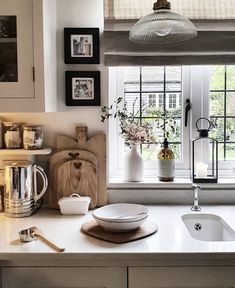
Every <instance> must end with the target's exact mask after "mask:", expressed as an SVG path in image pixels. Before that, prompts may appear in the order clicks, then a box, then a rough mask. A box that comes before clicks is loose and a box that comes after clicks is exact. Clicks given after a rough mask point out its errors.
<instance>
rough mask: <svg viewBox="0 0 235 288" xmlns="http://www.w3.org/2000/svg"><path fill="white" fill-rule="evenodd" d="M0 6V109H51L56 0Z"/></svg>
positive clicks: (2, 3) (11, 1)
mask: <svg viewBox="0 0 235 288" xmlns="http://www.w3.org/2000/svg"><path fill="white" fill-rule="evenodd" d="M0 7H1V9H0V112H47V111H48V112H49V111H55V110H56V109H55V106H56V76H55V75H56V62H57V61H56V48H55V47H56V1H55V0H51V1H46V0H20V1H19V0H7V1H6V0H0ZM48 15H49V18H48ZM53 49H54V51H53ZM48 63H50V65H49V64H48Z"/></svg>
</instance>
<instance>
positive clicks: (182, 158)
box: [109, 65, 235, 177]
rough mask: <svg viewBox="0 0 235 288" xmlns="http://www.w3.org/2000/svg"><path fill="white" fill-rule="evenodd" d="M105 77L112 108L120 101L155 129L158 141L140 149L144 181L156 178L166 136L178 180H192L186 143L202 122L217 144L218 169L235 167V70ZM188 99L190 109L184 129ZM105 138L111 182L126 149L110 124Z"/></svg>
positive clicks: (143, 71)
mask: <svg viewBox="0 0 235 288" xmlns="http://www.w3.org/2000/svg"><path fill="white" fill-rule="evenodd" d="M109 75H110V88H111V87H112V89H110V103H111V102H113V101H114V100H115V99H116V98H117V97H120V96H123V97H124V100H125V101H126V103H127V107H128V109H132V111H133V109H134V111H135V112H136V113H135V117H136V118H138V120H139V121H140V123H143V122H149V123H151V124H152V125H153V126H154V129H155V135H157V138H158V141H157V142H156V143H152V144H142V145H141V152H142V155H143V157H144V160H145V176H153V175H154V176H156V169H157V161H156V159H157V154H158V151H159V149H160V147H161V142H162V141H163V138H164V137H166V136H167V138H168V141H169V142H170V145H171V148H172V149H173V151H174V153H175V155H176V176H177V175H178V176H180V175H184V176H189V175H190V167H191V155H190V150H191V140H190V139H193V138H195V137H197V131H196V127H195V123H196V121H197V119H199V118H200V117H207V118H210V119H211V120H212V123H213V128H212V129H211V132H210V136H211V137H213V138H216V139H217V140H218V141H219V147H220V148H219V155H220V158H219V159H220V160H221V163H220V164H219V168H220V169H226V168H227V169H228V168H229V169H230V170H231V166H230V164H231V163H230V161H235V66H224V65H221V66H191V67H189V66H182V67H181V66H165V67H163V66H151V67H148V66H144V67H137V66H134V67H112V68H109ZM113 87H116V89H113ZM186 99H190V102H191V107H192V110H191V111H190V115H189V121H188V123H187V125H185V115H184V113H185V112H184V106H185V102H186ZM159 122H160V123H161V125H160V126H161V127H163V128H164V129H162V128H161V127H159V125H158V123H159ZM109 132H110V133H109V135H110V142H111V143H110V144H111V145H109V147H110V155H112V157H110V163H109V164H110V176H111V177H115V176H121V175H122V169H123V157H124V153H125V149H126V147H125V144H124V142H123V140H122V138H121V137H120V133H119V132H120V131H119V126H118V122H117V121H116V120H114V119H112V120H111V121H110V129H109ZM166 133H167V134H166ZM220 175H221V173H220Z"/></svg>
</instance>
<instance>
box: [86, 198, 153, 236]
mask: <svg viewBox="0 0 235 288" xmlns="http://www.w3.org/2000/svg"><path fill="white" fill-rule="evenodd" d="M92 215H93V217H94V219H95V220H96V221H97V223H98V224H99V225H100V226H102V227H103V228H104V229H105V230H107V231H112V232H129V231H131V230H134V229H137V228H139V227H140V225H141V224H143V223H144V221H145V220H146V219H147V217H148V208H147V207H146V206H143V205H139V204H131V203H116V204H110V205H106V206H103V207H101V208H98V209H96V210H95V211H94V212H93V213H92Z"/></svg>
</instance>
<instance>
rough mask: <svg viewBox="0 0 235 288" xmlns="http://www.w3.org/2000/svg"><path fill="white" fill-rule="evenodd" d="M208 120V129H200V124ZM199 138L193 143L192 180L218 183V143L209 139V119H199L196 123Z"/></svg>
mask: <svg viewBox="0 0 235 288" xmlns="http://www.w3.org/2000/svg"><path fill="white" fill-rule="evenodd" d="M201 120H206V121H207V122H208V124H209V126H208V128H207V129H199V128H198V123H199V121H201ZM196 128H197V131H198V133H199V137H198V138H196V139H194V140H193V141H192V178H193V182H194V183H217V182H218V141H217V140H215V139H213V138H210V137H208V133H209V131H210V128H211V122H210V121H209V120H208V119H207V118H204V117H202V118H199V119H198V120H197V122H196Z"/></svg>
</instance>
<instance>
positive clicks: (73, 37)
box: [64, 28, 100, 64]
mask: <svg viewBox="0 0 235 288" xmlns="http://www.w3.org/2000/svg"><path fill="white" fill-rule="evenodd" d="M64 62H65V64H99V63H100V43H99V28H64Z"/></svg>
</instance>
